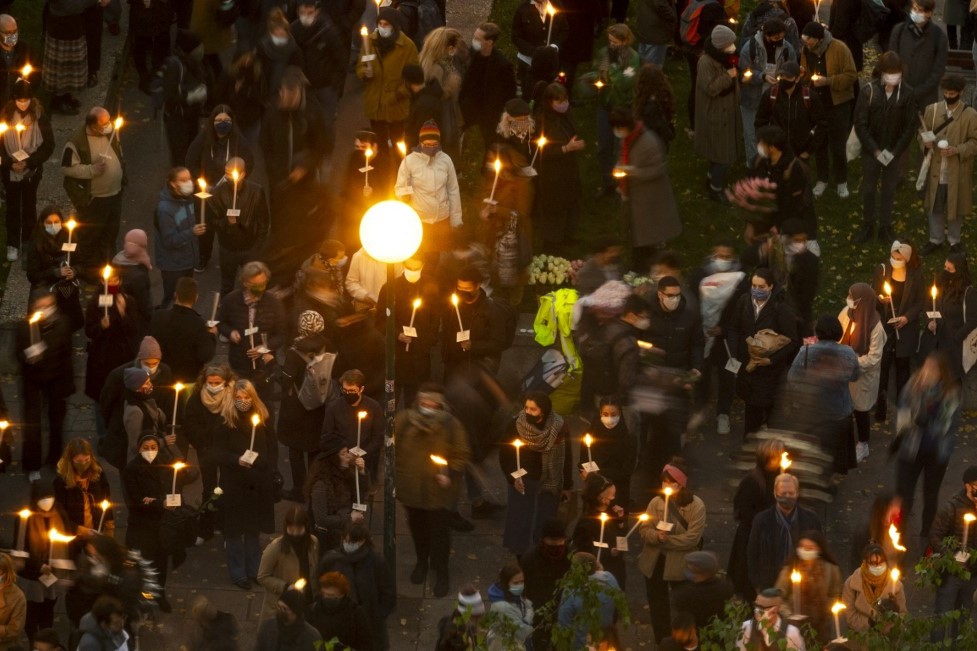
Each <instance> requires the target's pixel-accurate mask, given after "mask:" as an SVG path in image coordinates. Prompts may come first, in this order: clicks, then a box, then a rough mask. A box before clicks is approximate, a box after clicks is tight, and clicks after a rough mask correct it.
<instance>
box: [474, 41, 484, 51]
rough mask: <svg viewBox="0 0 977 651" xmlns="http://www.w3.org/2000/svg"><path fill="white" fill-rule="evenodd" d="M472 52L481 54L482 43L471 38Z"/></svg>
mask: <svg viewBox="0 0 977 651" xmlns="http://www.w3.org/2000/svg"><path fill="white" fill-rule="evenodd" d="M472 51H473V52H481V51H482V42H481V41H480V40H478V39H477V38H473V39H472Z"/></svg>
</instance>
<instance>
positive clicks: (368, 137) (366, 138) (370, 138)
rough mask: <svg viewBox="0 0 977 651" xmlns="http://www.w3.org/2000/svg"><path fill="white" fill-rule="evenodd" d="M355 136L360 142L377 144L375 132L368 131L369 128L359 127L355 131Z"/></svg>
mask: <svg viewBox="0 0 977 651" xmlns="http://www.w3.org/2000/svg"><path fill="white" fill-rule="evenodd" d="M355 138H356V139H357V140H359V141H360V142H365V143H367V144H369V145H376V144H377V134H376V133H374V132H372V131H370V130H369V129H360V130H359V131H357V132H356V136H355Z"/></svg>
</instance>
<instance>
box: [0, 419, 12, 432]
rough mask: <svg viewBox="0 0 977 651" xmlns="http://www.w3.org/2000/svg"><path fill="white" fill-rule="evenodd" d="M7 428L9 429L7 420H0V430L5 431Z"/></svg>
mask: <svg viewBox="0 0 977 651" xmlns="http://www.w3.org/2000/svg"><path fill="white" fill-rule="evenodd" d="M8 427H10V421H8V420H0V430H5V429H7V428H8Z"/></svg>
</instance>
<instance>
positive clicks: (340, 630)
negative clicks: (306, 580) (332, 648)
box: [307, 596, 374, 651]
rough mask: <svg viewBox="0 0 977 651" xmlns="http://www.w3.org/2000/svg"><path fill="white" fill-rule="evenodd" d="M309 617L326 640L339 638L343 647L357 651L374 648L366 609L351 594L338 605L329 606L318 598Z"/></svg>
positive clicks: (310, 622)
mask: <svg viewBox="0 0 977 651" xmlns="http://www.w3.org/2000/svg"><path fill="white" fill-rule="evenodd" d="M307 619H308V622H309V624H311V625H312V626H314V627H315V629H316V630H317V631H319V635H321V636H322V639H324V640H331V639H333V638H337V639H338V640H339V644H340V645H341V646H342V647H343V648H346V647H348V648H351V649H356V651H371V650H372V649H373V648H374V646H373V639H372V636H371V635H370V628H371V627H370V621H369V620H368V619H367V617H366V611H365V610H364V609H363V607H362V606H359V605H357V604H356V602H354V601H353V600H352V599H351V598H350V597H349V596H346V597H343V600H342V601H341V602H339V603H338V604H336V605H328V606H327V605H326V604H324V603H323V601H322V599H321V598H319V599H316V600H315V603H313V604H312V607H311V608H310V609H309V612H308V615H307Z"/></svg>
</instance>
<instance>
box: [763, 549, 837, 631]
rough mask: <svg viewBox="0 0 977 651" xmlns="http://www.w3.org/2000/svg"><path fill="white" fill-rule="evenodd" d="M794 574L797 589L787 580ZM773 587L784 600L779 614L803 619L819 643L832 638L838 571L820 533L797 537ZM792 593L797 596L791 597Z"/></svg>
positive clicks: (791, 581)
mask: <svg viewBox="0 0 977 651" xmlns="http://www.w3.org/2000/svg"><path fill="white" fill-rule="evenodd" d="M795 571H796V572H798V573H799V574H800V578H801V580H800V585H798V584H797V583H794V582H793V580H792V579H791V574H792V573H793V572H795ZM774 587H776V588H777V589H778V590H780V591H781V593H782V594H783V596H784V605H783V607H781V609H780V610H781V613H783V614H784V615H787V616H790V615H804V616H806V617H807V618H808V621H809V622H810V624H811V626H812V627H813V628H814V631H815V633H816V635H817V638H818V640H819V641H821V642H822V643H826V642H828V641H830V640H831V639H833V638H834V631H833V630H832V626H831V624H832V622H831V605H830V604H831V603H833V602H835V601H837V600H838V599H839V598H840V597H841V589H842V582H841V569H840V568H839V567H838V562H837V561H835V559H834V557H833V556H832V555H831V551H830V550H829V549H828V541H827V539H826V538H825V537H824V534H823V533H821V532H820V531H805V532H804V533H802V534H801V537H800V540H798V542H797V547H795V548H794V550H793V551H792V552H791V554H790V556H789V557H788V558H787V563H785V564H784V566H783V568H781V570H780V575H779V576H778V577H777V582H776V583H775V584H774ZM795 591H798V592H799V596H797V595H795V594H794V592H795ZM797 608H799V609H800V611H799V612H798V611H797Z"/></svg>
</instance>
